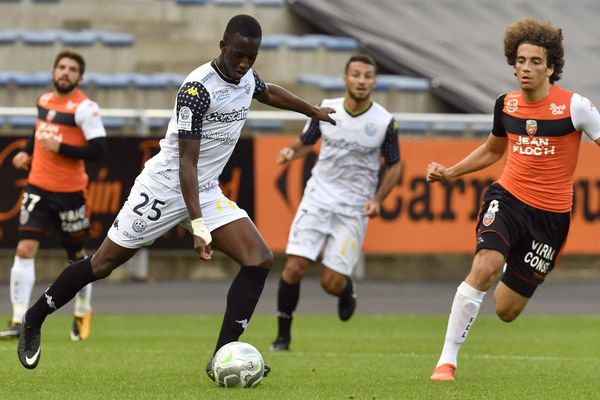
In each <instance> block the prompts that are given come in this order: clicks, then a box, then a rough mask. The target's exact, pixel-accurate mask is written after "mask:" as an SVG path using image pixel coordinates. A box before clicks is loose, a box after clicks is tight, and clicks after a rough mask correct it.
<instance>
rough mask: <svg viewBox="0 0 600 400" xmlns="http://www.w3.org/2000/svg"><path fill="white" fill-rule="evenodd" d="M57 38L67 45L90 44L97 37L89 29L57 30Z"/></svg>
mask: <svg viewBox="0 0 600 400" xmlns="http://www.w3.org/2000/svg"><path fill="white" fill-rule="evenodd" d="M58 39H59V40H60V41H61V42H63V43H64V44H65V45H67V46H92V45H93V44H94V43H95V42H96V39H97V34H96V33H95V32H94V31H91V30H84V31H68V30H62V31H60V32H58Z"/></svg>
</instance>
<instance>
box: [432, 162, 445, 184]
mask: <svg viewBox="0 0 600 400" xmlns="http://www.w3.org/2000/svg"><path fill="white" fill-rule="evenodd" d="M449 178H450V174H449V172H448V169H447V168H446V167H444V166H443V165H442V164H438V163H436V162H432V163H430V164H429V165H428V166H427V182H446V181H447V180H448V179H449Z"/></svg>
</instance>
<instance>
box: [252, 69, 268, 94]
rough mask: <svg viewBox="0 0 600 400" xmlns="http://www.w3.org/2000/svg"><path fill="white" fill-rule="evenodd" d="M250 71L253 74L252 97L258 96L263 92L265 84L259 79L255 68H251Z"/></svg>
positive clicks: (265, 87)
mask: <svg viewBox="0 0 600 400" xmlns="http://www.w3.org/2000/svg"><path fill="white" fill-rule="evenodd" d="M252 73H253V74H254V94H253V95H252V97H258V96H260V95H261V94H263V93H264V92H265V90H266V89H267V85H266V84H265V82H264V81H263V80H262V79H260V77H259V76H258V74H257V73H256V71H255V70H252Z"/></svg>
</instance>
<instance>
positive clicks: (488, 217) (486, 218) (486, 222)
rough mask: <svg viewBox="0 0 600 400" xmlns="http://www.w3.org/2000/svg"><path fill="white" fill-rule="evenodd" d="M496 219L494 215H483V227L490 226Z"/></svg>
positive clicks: (489, 213) (488, 213)
mask: <svg viewBox="0 0 600 400" xmlns="http://www.w3.org/2000/svg"><path fill="white" fill-rule="evenodd" d="M495 219H496V213H491V212H487V213H485V214H484V215H483V219H482V221H481V222H482V223H483V225H484V226H490V225H491V224H492V222H494V220H495Z"/></svg>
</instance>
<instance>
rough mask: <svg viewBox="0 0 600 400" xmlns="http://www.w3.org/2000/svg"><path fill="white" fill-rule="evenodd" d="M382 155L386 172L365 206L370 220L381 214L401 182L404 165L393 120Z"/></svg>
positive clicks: (396, 126)
mask: <svg viewBox="0 0 600 400" xmlns="http://www.w3.org/2000/svg"><path fill="white" fill-rule="evenodd" d="M381 154H382V155H383V159H384V161H385V171H384V172H383V176H382V177H381V180H380V184H379V188H378V189H377V191H376V192H375V195H374V196H373V198H372V199H371V200H369V201H368V202H367V204H365V206H364V209H363V211H364V213H365V215H366V216H368V217H369V218H373V217H378V216H379V215H380V214H381V204H382V203H383V201H384V200H385V198H386V197H387V195H388V194H389V193H390V192H391V191H392V189H393V188H394V186H396V184H397V183H398V181H399V180H400V175H401V174H402V163H401V162H400V146H399V144H398V125H397V124H396V121H395V120H394V119H392V120H391V121H390V124H389V125H388V128H387V131H386V134H385V139H384V140H383V144H382V145H381Z"/></svg>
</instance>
